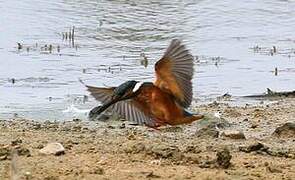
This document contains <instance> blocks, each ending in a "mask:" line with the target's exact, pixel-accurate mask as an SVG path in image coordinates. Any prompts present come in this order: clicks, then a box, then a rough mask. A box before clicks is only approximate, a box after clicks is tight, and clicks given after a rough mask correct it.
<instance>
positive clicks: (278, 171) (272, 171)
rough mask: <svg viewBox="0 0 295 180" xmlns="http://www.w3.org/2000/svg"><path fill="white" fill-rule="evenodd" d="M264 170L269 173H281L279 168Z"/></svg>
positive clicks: (272, 167)
mask: <svg viewBox="0 0 295 180" xmlns="http://www.w3.org/2000/svg"><path fill="white" fill-rule="evenodd" d="M266 170H267V171H269V172H271V173H282V172H283V171H282V170H281V169H279V168H276V167H274V166H266Z"/></svg>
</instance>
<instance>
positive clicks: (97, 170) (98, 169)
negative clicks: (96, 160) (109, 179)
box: [92, 167, 104, 175]
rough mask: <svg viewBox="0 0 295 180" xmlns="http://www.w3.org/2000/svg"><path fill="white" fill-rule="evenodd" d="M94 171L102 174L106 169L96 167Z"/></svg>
mask: <svg viewBox="0 0 295 180" xmlns="http://www.w3.org/2000/svg"><path fill="white" fill-rule="evenodd" d="M92 173H93V174H99V175H102V174H104V170H103V169H102V168H101V167H95V168H94V169H93V172H92Z"/></svg>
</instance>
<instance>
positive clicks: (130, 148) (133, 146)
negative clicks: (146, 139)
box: [123, 141, 146, 154]
mask: <svg viewBox="0 0 295 180" xmlns="http://www.w3.org/2000/svg"><path fill="white" fill-rule="evenodd" d="M145 149H146V147H145V145H144V144H143V143H141V142H138V143H137V142H132V141H131V142H126V143H125V144H124V145H123V150H124V152H125V153H128V154H137V153H140V152H142V151H144V150H145Z"/></svg>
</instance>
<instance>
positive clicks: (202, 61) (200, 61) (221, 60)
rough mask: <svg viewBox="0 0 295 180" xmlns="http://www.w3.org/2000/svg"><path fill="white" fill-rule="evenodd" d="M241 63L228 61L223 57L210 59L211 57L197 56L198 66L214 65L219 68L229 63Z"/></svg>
mask: <svg viewBox="0 0 295 180" xmlns="http://www.w3.org/2000/svg"><path fill="white" fill-rule="evenodd" d="M233 61H239V60H237V59H228V58H225V57H221V56H216V57H210V56H195V62H196V63H197V64H199V65H200V64H212V65H215V66H216V67H218V66H219V65H223V64H224V63H227V62H233Z"/></svg>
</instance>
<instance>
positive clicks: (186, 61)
mask: <svg viewBox="0 0 295 180" xmlns="http://www.w3.org/2000/svg"><path fill="white" fill-rule="evenodd" d="M193 73H194V63H193V56H192V55H191V53H190V52H189V51H188V50H187V49H186V47H185V46H184V45H183V44H181V41H180V40H177V39H174V40H172V41H171V43H170V45H169V47H168V48H167V50H166V52H165V54H164V56H163V57H162V58H161V59H160V60H159V61H158V62H157V63H156V64H155V74H156V81H155V82H153V83H152V82H138V81H127V82H125V83H123V84H121V85H120V86H118V87H110V88H100V87H93V86H88V85H86V87H87V88H88V91H89V92H90V93H91V95H92V96H93V97H94V98H95V99H96V100H98V101H100V102H102V103H103V105H102V106H98V107H95V108H93V109H92V110H91V111H90V114H92V115H96V116H97V115H99V114H100V113H102V112H103V111H105V110H106V109H109V110H112V111H113V112H115V113H117V114H119V115H120V116H121V117H123V118H124V119H126V120H130V121H134V122H136V123H137V124H141V125H143V124H144V125H146V126H149V127H153V128H156V127H159V126H162V125H178V124H187V123H191V122H193V121H195V120H199V119H202V118H203V115H200V114H191V113H189V112H188V111H187V110H186V109H185V108H187V107H189V106H190V104H191V102H192V96H193V93H192V82H191V80H192V77H193Z"/></svg>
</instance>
